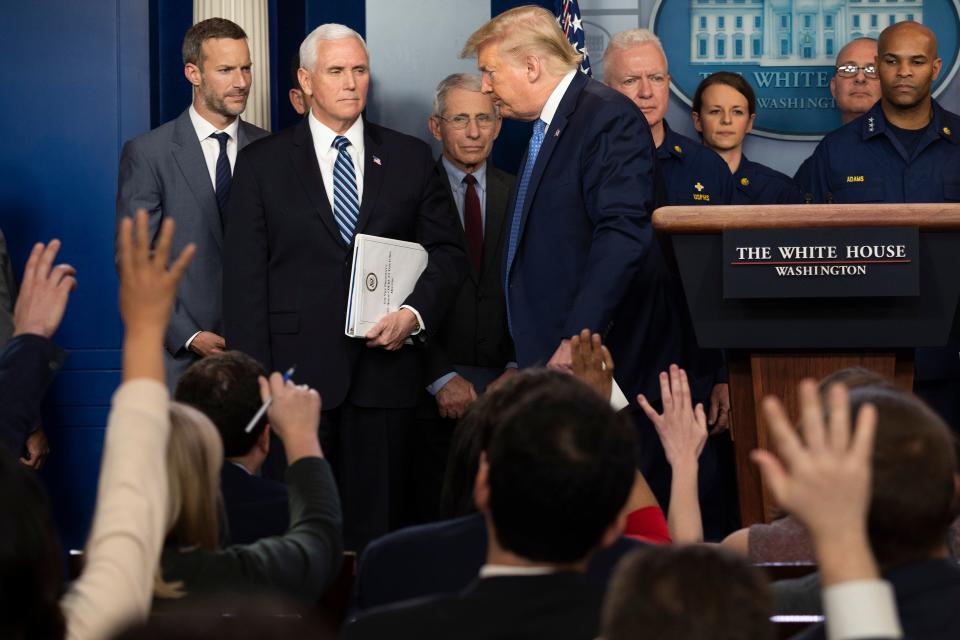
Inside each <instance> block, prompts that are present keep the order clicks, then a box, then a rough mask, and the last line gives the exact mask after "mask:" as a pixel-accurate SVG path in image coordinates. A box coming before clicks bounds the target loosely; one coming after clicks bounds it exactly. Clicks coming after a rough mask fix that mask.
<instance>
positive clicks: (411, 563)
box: [353, 514, 647, 613]
mask: <svg viewBox="0 0 960 640" xmlns="http://www.w3.org/2000/svg"><path fill="white" fill-rule="evenodd" d="M544 535H550V531H549V527H545V528H544ZM645 546H647V545H646V544H644V543H642V542H638V541H636V540H632V539H630V538H620V540H618V541H617V542H616V543H615V544H613V545H612V546H611V547H609V548H607V549H603V550H601V551H599V552H597V553H595V554H594V555H593V557H592V558H591V559H590V564H589V565H588V566H587V574H586V579H587V581H588V582H590V583H592V584H594V585H596V586H597V587H600V588H601V589H605V588H606V585H607V582H609V580H610V577H611V575H612V574H613V569H614V568H615V567H616V564H617V561H618V560H620V558H622V557H623V556H624V555H625V554H626V553H628V552H630V551H633V550H634V549H640V548H643V547H645ZM486 556H487V529H486V526H484V523H483V516H481V515H480V514H473V515H469V516H464V517H462V518H457V519H455V520H445V521H443V522H431V523H430V524H425V525H420V526H416V527H408V528H406V529H400V530H399V531H394V532H393V533H388V534H387V535H385V536H383V537H382V538H379V539H377V540H374V541H373V542H371V543H370V544H369V545H368V546H367V548H366V549H365V550H364V552H363V555H362V556H361V557H360V564H359V567H358V568H357V579H356V582H355V583H354V602H353V606H354V611H356V612H357V613H359V612H364V611H367V610H369V609H372V608H374V607H381V606H384V605H390V604H394V603H397V602H401V601H404V600H411V599H413V598H422V597H424V596H433V595H437V594H456V593H458V592H460V591H461V590H462V589H464V588H465V587H466V586H467V585H469V584H470V583H471V582H472V581H473V580H474V579H476V577H477V573H478V572H479V571H480V567H481V566H483V563H484V561H485V560H486Z"/></svg>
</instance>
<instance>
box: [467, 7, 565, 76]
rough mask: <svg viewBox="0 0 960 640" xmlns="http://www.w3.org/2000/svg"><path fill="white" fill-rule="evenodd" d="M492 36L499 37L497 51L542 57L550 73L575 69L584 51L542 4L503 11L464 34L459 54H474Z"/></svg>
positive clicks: (563, 72) (512, 54)
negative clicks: (581, 51) (570, 38)
mask: <svg viewBox="0 0 960 640" xmlns="http://www.w3.org/2000/svg"><path fill="white" fill-rule="evenodd" d="M491 40H496V41H498V42H499V44H500V51H503V52H506V53H508V54H510V56H512V57H513V59H514V60H520V59H522V58H523V57H525V56H529V55H536V56H539V57H542V58H543V62H544V65H545V66H546V69H547V71H548V72H549V73H550V74H551V75H563V74H565V73H566V72H568V71H570V70H571V69H576V68H577V66H579V64H580V62H581V61H582V60H583V54H581V53H579V52H578V51H577V50H576V49H575V48H574V47H573V45H572V44H570V42H569V41H568V40H567V37H566V36H565V35H563V31H561V30H560V25H558V24H557V20H556V18H555V17H554V15H553V14H552V13H550V12H549V11H547V10H546V9H544V8H543V7H537V6H533V5H527V6H523V7H516V8H515V9H510V10H509V11H504V12H503V13H501V14H500V15H498V16H497V17H495V18H493V19H492V20H490V21H489V22H487V23H486V24H484V25H483V26H482V27H480V28H479V29H477V30H476V31H474V32H473V34H472V35H471V36H470V37H469V38H467V43H466V44H465V45H464V46H463V51H461V52H460V57H461V58H472V57H474V56H475V55H477V51H478V50H479V49H480V47H481V46H483V45H484V44H486V43H487V42H489V41H491Z"/></svg>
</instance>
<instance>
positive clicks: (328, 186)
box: [308, 110, 363, 211]
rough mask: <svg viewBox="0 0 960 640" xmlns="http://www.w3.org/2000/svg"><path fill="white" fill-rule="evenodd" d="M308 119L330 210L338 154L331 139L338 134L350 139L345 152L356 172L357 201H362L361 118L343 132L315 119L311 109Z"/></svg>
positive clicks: (331, 207) (331, 208)
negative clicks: (338, 131) (334, 169)
mask: <svg viewBox="0 0 960 640" xmlns="http://www.w3.org/2000/svg"><path fill="white" fill-rule="evenodd" d="M308 121H309V123H310V135H311V136H312V137H313V149H314V151H315V152H316V154H317V162H318V163H319V164H320V175H321V176H323V188H324V189H325V190H326V192H327V200H329V201H330V210H331V211H333V165H334V164H336V162H337V155H338V154H339V151H338V150H337V148H336V147H334V146H333V139H334V138H336V137H337V136H339V135H342V136H343V137H344V138H346V139H347V140H349V141H350V144H349V146H347V153H348V154H349V155H350V160H351V161H352V162H353V170H354V171H355V172H356V174H357V202H363V118H357V119H356V121H355V122H354V123H353V124H352V125H350V128H349V129H347V130H346V132H345V133H337V132H335V131H334V130H333V129H331V128H330V127H328V126H327V125H325V124H323V123H322V122H320V121H319V120H317V117H316V116H315V115H313V111H312V110H311V111H310V116H309V119H308Z"/></svg>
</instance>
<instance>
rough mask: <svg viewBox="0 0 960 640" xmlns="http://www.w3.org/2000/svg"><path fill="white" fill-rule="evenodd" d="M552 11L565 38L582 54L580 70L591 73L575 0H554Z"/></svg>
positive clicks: (581, 23)
mask: <svg viewBox="0 0 960 640" xmlns="http://www.w3.org/2000/svg"><path fill="white" fill-rule="evenodd" d="M553 12H554V13H555V14H557V23H558V24H559V25H560V28H561V29H563V33H564V34H566V36H567V40H569V41H570V44H572V45H573V46H574V48H575V49H576V50H577V51H579V52H580V53H582V54H583V62H581V63H580V71H582V72H584V73H585V74H587V75H588V76H589V75H592V74H591V72H590V58H589V57H587V47H586V45H585V44H584V37H583V22H582V21H581V19H580V7H579V6H577V0H556V2H555V4H554V9H553Z"/></svg>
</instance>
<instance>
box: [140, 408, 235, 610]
mask: <svg viewBox="0 0 960 640" xmlns="http://www.w3.org/2000/svg"><path fill="white" fill-rule="evenodd" d="M222 466H223V443H222V442H221V440H220V434H219V433H217V428H216V427H214V426H213V423H212V422H211V421H210V419H209V418H208V417H207V416H205V415H204V414H202V413H201V412H199V411H197V410H196V409H194V408H193V407H189V406H187V405H185V404H180V403H179V402H171V403H170V441H169V443H168V444H167V482H168V485H169V493H170V497H169V501H168V503H167V538H166V543H167V544H169V545H173V546H176V547H188V548H189V547H198V548H200V549H207V550H215V549H217V548H218V547H219V539H220V526H219V525H220V522H219V520H220V518H219V516H220V509H221V500H220V468H221V467H222ZM153 591H154V595H156V596H157V597H158V598H181V597H183V596H185V595H186V591H185V590H184V589H183V583H182V582H165V581H164V579H163V571H162V567H158V568H157V573H156V576H155V579H154V589H153Z"/></svg>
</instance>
